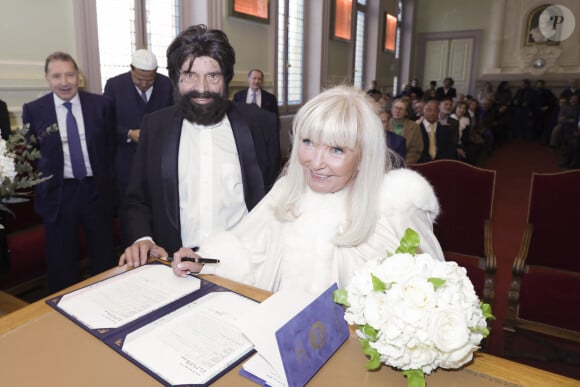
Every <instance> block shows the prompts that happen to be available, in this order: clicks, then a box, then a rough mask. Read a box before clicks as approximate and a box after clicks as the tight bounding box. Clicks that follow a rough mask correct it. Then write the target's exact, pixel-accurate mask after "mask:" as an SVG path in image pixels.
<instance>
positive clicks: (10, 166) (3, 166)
mask: <svg viewBox="0 0 580 387" xmlns="http://www.w3.org/2000/svg"><path fill="white" fill-rule="evenodd" d="M0 177H2V179H4V178H8V179H10V181H13V180H14V178H15V177H16V169H15V166H14V159H13V158H12V157H8V156H5V155H4V154H2V155H1V156H0Z"/></svg>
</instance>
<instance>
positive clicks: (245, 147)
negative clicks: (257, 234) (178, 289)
mask: <svg viewBox="0 0 580 387" xmlns="http://www.w3.org/2000/svg"><path fill="white" fill-rule="evenodd" d="M234 63H235V52H234V49H233V48H232V46H231V45H230V43H229V41H228V38H227V36H226V35H225V34H224V33H223V32H222V31H219V30H208V29H207V27H206V26H205V25H197V26H191V27H189V28H188V29H186V30H185V31H183V32H181V33H180V34H179V35H178V36H177V37H176V38H175V40H174V41H173V42H172V43H171V44H170V46H169V47H168V48H167V64H168V70H169V77H170V78H171V80H172V82H173V84H174V90H175V106H173V107H169V108H165V109H162V110H159V111H157V112H154V113H151V114H148V115H146V116H145V117H144V118H143V122H142V124H141V135H140V139H139V145H138V148H137V153H136V155H135V159H134V162H133V168H132V171H131V176H130V179H129V184H128V187H127V192H126V196H125V200H124V202H123V204H122V206H121V227H122V228H123V230H124V235H126V236H127V238H128V241H126V242H128V243H127V245H129V247H127V248H126V249H125V251H124V253H123V254H122V255H121V258H120V259H119V265H123V264H125V263H127V264H128V266H139V265H142V264H145V262H146V260H147V258H148V256H150V255H151V256H157V257H162V256H167V251H169V252H171V253H173V252H175V251H177V250H178V249H179V248H180V247H182V246H186V247H191V248H194V249H195V248H197V247H199V246H201V244H203V241H204V239H205V238H207V237H208V236H210V235H211V234H213V233H215V232H218V231H223V230H229V229H231V228H232V227H234V226H235V225H236V224H238V223H239V222H240V220H241V219H242V218H243V217H244V216H245V215H246V214H247V213H248V212H249V211H250V210H251V209H252V208H253V207H254V206H255V205H256V204H257V203H258V202H259V201H260V199H262V197H263V196H264V195H265V194H266V192H267V191H268V189H269V188H270V187H271V186H272V185H273V184H274V182H275V180H276V178H277V176H278V173H279V171H280V147H279V134H278V124H277V118H276V115H275V114H273V113H270V112H267V111H265V110H263V109H260V108H259V107H258V106H256V105H254V104H251V105H248V104H243V103H232V102H230V101H228V99H227V95H228V85H229V83H230V81H231V80H232V77H233V74H234Z"/></svg>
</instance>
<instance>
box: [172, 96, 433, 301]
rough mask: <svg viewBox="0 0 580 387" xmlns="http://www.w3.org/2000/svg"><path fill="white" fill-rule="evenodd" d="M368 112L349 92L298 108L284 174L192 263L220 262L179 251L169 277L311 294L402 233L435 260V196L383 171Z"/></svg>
mask: <svg viewBox="0 0 580 387" xmlns="http://www.w3.org/2000/svg"><path fill="white" fill-rule="evenodd" d="M374 109H375V108H374V106H373V104H372V103H370V101H369V99H368V98H367V97H366V96H365V93H364V92H361V91H359V90H356V89H355V88H352V87H348V86H339V87H336V88H334V89H330V90H327V91H325V92H323V93H321V94H320V95H318V96H317V97H315V98H313V99H312V100H310V101H309V102H308V103H306V104H305V105H304V106H303V107H302V108H301V109H300V110H299V112H298V113H297V115H296V118H295V120H294V123H293V132H294V145H293V147H292V154H291V155H290V161H289V163H288V166H287V168H286V170H285V172H284V174H283V176H282V177H281V178H280V179H279V180H278V182H276V184H275V185H274V187H273V188H272V190H271V191H270V192H269V193H268V194H267V195H266V197H265V198H264V199H263V200H262V201H261V202H260V203H259V204H258V205H257V206H256V207H255V208H254V209H253V210H252V211H251V212H250V214H248V216H247V217H246V218H245V219H244V220H243V221H242V222H241V223H240V224H239V225H238V226H236V227H235V228H234V229H232V230H231V231H229V232H221V233H219V234H215V235H214V236H213V237H212V238H210V239H209V240H207V241H206V242H205V243H204V244H203V245H202V246H201V249H200V251H199V255H200V256H207V257H218V258H219V259H221V262H220V263H219V264H215V265H205V266H202V265H201V264H199V263H192V262H186V261H182V260H181V259H182V258H183V257H195V256H197V254H196V253H194V252H193V250H192V249H188V248H181V249H180V250H179V251H178V252H176V253H175V254H174V259H175V260H174V261H173V270H174V273H175V274H176V275H178V276H185V275H187V274H189V273H191V272H201V273H202V274H204V273H215V274H218V275H221V276H224V277H227V278H231V279H234V280H237V281H240V282H243V283H246V284H249V285H253V286H257V287H259V288H263V289H266V290H270V291H278V290H280V289H284V288H286V289H296V288H302V289H304V290H306V291H309V292H311V293H313V294H319V293H320V292H321V291H323V290H325V289H327V288H328V287H329V286H330V285H331V284H333V283H334V282H338V285H339V286H340V287H344V286H346V285H347V284H348V282H349V280H350V278H351V276H352V274H353V272H354V271H355V270H356V269H357V268H358V267H360V266H361V265H363V264H364V263H365V262H366V261H369V260H376V259H380V258H383V257H385V256H386V254H387V252H393V251H394V250H395V249H396V247H397V246H398V244H399V240H400V238H401V237H402V236H403V234H404V232H405V229H407V228H412V229H414V230H416V231H417V232H418V233H419V235H420V238H421V242H420V250H421V252H425V253H429V254H431V255H433V257H435V259H438V260H443V254H442V251H441V247H440V246H439V243H438V241H437V239H436V238H435V236H434V234H433V228H432V227H433V222H434V220H435V217H436V216H437V213H438V210H439V208H438V207H439V206H438V203H437V199H436V197H435V195H434V192H433V189H432V187H431V186H430V185H429V183H428V182H427V181H426V180H425V179H424V178H423V177H421V176H420V175H419V174H418V173H416V172H413V171H411V170H408V169H395V170H392V169H391V165H390V161H389V159H388V158H387V157H386V154H387V151H386V146H385V139H384V131H383V127H382V125H381V122H380V120H379V118H378V115H377V114H376V112H375V110H374Z"/></svg>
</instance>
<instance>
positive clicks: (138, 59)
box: [131, 49, 157, 71]
mask: <svg viewBox="0 0 580 387" xmlns="http://www.w3.org/2000/svg"><path fill="white" fill-rule="evenodd" d="M131 64H132V65H133V67H135V68H138V69H141V70H145V71H150V70H155V69H157V58H156V57H155V54H153V53H152V52H151V51H149V50H145V49H140V50H137V51H135V52H134V53H133V57H132V60H131Z"/></svg>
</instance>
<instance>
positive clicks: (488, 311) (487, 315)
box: [480, 302, 495, 320]
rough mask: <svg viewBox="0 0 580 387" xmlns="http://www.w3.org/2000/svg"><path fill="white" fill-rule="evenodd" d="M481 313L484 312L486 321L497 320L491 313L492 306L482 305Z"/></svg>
mask: <svg viewBox="0 0 580 387" xmlns="http://www.w3.org/2000/svg"><path fill="white" fill-rule="evenodd" d="M480 307H481V311H482V312H483V317H485V318H486V319H488V320H489V319H491V320H495V316H494V315H493V314H492V313H491V305H489V304H485V303H483V302H482V303H480Z"/></svg>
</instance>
